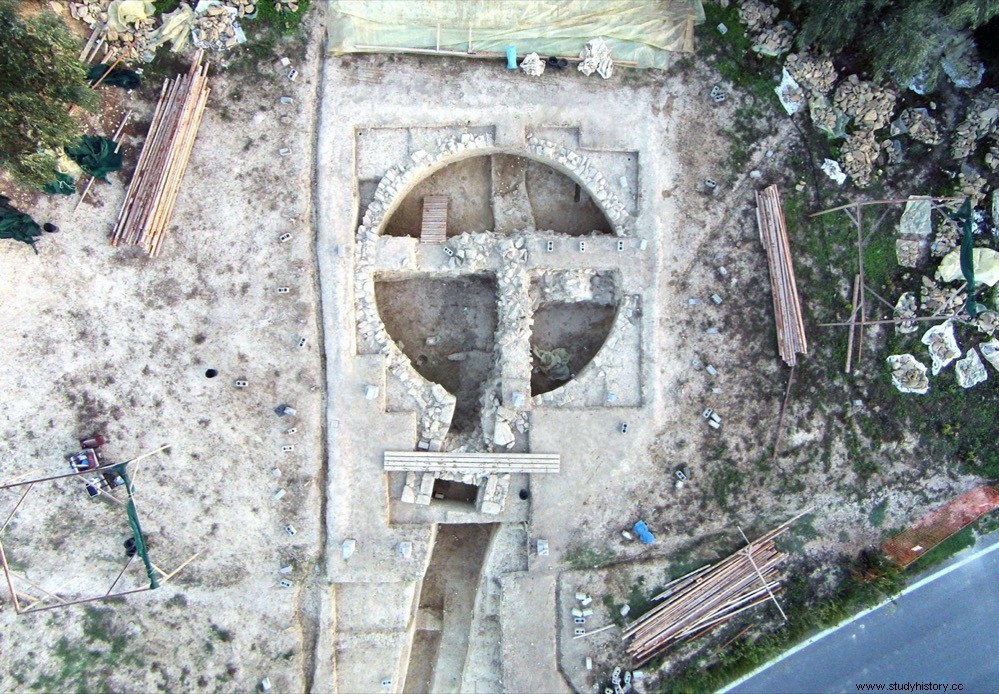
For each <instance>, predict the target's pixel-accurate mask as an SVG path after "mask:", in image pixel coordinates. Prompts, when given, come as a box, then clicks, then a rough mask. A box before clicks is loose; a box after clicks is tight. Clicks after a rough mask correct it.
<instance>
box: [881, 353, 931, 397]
mask: <svg viewBox="0 0 999 694" xmlns="http://www.w3.org/2000/svg"><path fill="white" fill-rule="evenodd" d="M888 366H889V368H890V369H891V382H892V385H894V386H895V387H896V388H898V389H899V390H900V391H901V392H903V393H916V394H918V395H925V394H926V393H928V392H929V391H930V379H929V377H928V376H927V375H926V367H925V366H924V365H923V364H921V363H919V360H918V359H916V358H915V357H914V356H912V355H911V354H893V355H892V356H890V357H888Z"/></svg>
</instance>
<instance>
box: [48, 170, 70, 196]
mask: <svg viewBox="0 0 999 694" xmlns="http://www.w3.org/2000/svg"><path fill="white" fill-rule="evenodd" d="M42 190H43V191H44V192H46V193H48V194H49V195H72V194H73V193H75V192H76V184H74V183H73V179H72V178H70V176H69V174H64V173H62V172H60V171H57V172H56V175H55V180H52V181H49V182H48V183H46V184H45V186H44V187H43V188H42Z"/></svg>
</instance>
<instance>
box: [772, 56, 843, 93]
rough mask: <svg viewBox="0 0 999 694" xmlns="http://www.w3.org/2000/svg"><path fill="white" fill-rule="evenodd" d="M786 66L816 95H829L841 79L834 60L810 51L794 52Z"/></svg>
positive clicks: (803, 85) (799, 82) (788, 58)
mask: <svg viewBox="0 0 999 694" xmlns="http://www.w3.org/2000/svg"><path fill="white" fill-rule="evenodd" d="M784 67H786V68H787V70H788V72H790V73H791V75H792V76H793V77H794V79H795V80H796V81H797V82H798V84H800V85H801V86H802V87H804V88H805V89H807V90H808V91H809V92H811V93H812V94H814V95H821V96H828V95H829V93H830V92H831V91H832V89H833V87H834V86H835V84H836V80H838V79H839V75H838V74H836V68H835V67H834V66H833V62H832V60H830V59H829V58H826V57H819V56H814V55H812V54H810V53H792V54H791V55H789V56H788V57H787V61H786V62H785V63H784Z"/></svg>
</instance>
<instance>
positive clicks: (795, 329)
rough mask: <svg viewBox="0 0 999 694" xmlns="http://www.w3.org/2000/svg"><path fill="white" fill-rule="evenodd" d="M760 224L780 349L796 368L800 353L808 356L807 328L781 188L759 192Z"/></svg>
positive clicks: (757, 200)
mask: <svg viewBox="0 0 999 694" xmlns="http://www.w3.org/2000/svg"><path fill="white" fill-rule="evenodd" d="M756 223H757V224H758V225H759V228H760V241H761V242H762V243H763V247H764V248H765V249H766V251H767V264H768V265H769V266H770V289H771V290H772V292H773V297H774V317H775V319H776V321H777V349H778V351H779V352H780V356H781V358H782V359H783V360H784V361H785V362H786V363H787V364H788V366H794V365H795V364H796V363H797V361H798V359H797V354H798V353H801V354H808V343H807V341H806V340H805V326H804V323H802V320H801V301H800V300H799V299H798V286H797V284H796V283H795V280H794V264H793V263H792V261H791V248H790V246H789V245H788V241H787V228H786V227H785V226H784V212H783V210H781V206H780V195H779V194H778V192H777V186H769V187H767V188H765V189H764V190H763V191H762V192H757V193H756Z"/></svg>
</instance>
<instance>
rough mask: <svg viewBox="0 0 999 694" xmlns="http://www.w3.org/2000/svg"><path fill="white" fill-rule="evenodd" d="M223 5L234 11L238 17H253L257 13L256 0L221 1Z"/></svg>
mask: <svg viewBox="0 0 999 694" xmlns="http://www.w3.org/2000/svg"><path fill="white" fill-rule="evenodd" d="M222 2H223V4H224V5H226V6H227V7H231V8H233V9H234V10H236V15H237V16H239V17H247V16H249V17H253V16H254V15H255V14H256V13H257V0H222Z"/></svg>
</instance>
